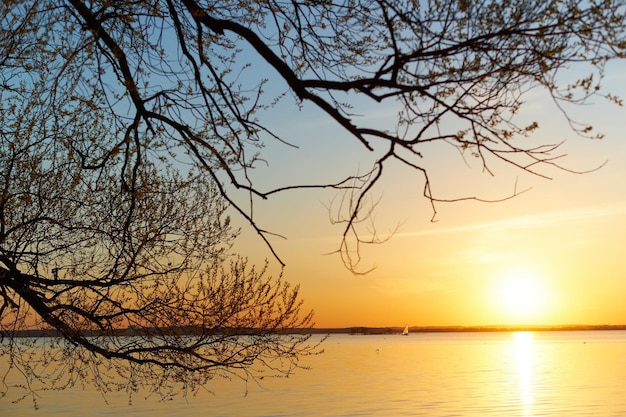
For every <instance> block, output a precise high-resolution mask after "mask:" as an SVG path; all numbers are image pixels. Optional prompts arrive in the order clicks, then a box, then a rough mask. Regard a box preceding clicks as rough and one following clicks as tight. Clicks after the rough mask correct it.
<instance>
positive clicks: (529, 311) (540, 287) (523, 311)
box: [493, 268, 549, 324]
mask: <svg viewBox="0 0 626 417" xmlns="http://www.w3.org/2000/svg"><path fill="white" fill-rule="evenodd" d="M493 297H494V301H495V304H496V307H497V310H498V314H499V315H500V316H501V317H502V319H505V320H509V321H513V322H516V323H522V322H525V323H530V321H537V320H541V319H542V316H543V315H544V314H545V312H546V308H547V307H548V303H549V291H548V289H547V287H546V282H545V278H544V277H543V276H542V274H540V273H539V272H537V271H535V270H533V269H530V268H515V269H510V270H507V271H505V272H503V273H502V274H501V275H500V276H499V277H498V278H497V279H496V281H495V283H494V288H493ZM510 324H514V323H510Z"/></svg>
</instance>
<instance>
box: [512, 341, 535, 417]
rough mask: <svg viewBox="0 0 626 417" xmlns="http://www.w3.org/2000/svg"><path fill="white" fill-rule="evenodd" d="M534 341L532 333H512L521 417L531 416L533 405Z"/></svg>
mask: <svg viewBox="0 0 626 417" xmlns="http://www.w3.org/2000/svg"><path fill="white" fill-rule="evenodd" d="M534 349H535V346H534V340H533V333H532V332H515V333H513V350H514V353H515V360H516V362H517V373H518V376H519V390H520V402H521V403H522V408H523V415H524V416H529V415H532V408H533V403H534V393H533V359H534Z"/></svg>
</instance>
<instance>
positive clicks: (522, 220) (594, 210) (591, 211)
mask: <svg viewBox="0 0 626 417" xmlns="http://www.w3.org/2000/svg"><path fill="white" fill-rule="evenodd" d="M620 215H626V206H613V207H590V208H586V209H577V210H564V211H558V212H552V213H541V214H533V215H528V216H520V217H515V218H512V219H505V220H497V221H493V222H486V223H478V224H471V225H465V226H459V227H449V228H444V229H432V230H420V231H416V232H406V233H398V234H397V235H396V236H397V237H398V236H402V237H410V236H425V235H440V234H451V233H464V232H473V231H481V230H492V229H497V230H500V231H502V230H517V229H527V228H529V227H533V228H544V227H556V226H563V225H568V224H575V223H579V222H581V221H586V220H593V219H601V218H606V217H612V216H620Z"/></svg>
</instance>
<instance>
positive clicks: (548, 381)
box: [0, 331, 626, 417]
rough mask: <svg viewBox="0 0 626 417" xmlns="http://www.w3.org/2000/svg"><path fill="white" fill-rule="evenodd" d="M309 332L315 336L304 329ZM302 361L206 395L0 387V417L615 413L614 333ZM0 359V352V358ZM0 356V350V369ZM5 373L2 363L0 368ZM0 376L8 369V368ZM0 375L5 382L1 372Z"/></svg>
mask: <svg viewBox="0 0 626 417" xmlns="http://www.w3.org/2000/svg"><path fill="white" fill-rule="evenodd" d="M315 337H316V338H319V337H321V336H315ZM324 349H325V353H324V354H322V355H318V356H314V357H311V358H308V360H307V361H306V362H305V365H307V366H311V370H310V371H299V372H296V373H295V374H294V375H292V376H291V377H289V378H285V379H273V378H265V379H263V380H261V381H258V382H259V383H258V384H256V383H254V382H251V383H249V384H247V385H246V384H244V383H242V382H241V381H239V380H236V379H233V380H232V381H229V380H224V379H220V378H218V379H216V380H214V381H212V382H211V383H210V384H209V387H208V388H209V389H210V390H211V391H213V392H214V394H215V395H212V394H209V393H207V392H204V391H201V392H199V393H198V396H194V397H193V398H191V397H190V398H188V399H187V400H186V399H184V398H176V399H174V400H172V401H167V402H162V401H158V398H155V396H151V395H149V393H146V392H138V393H136V394H134V395H133V401H132V404H129V401H128V396H127V394H126V393H125V392H119V393H109V394H108V395H107V399H108V401H109V403H108V404H107V403H105V402H104V400H103V399H102V397H101V396H100V395H98V394H97V393H96V392H94V390H93V389H92V388H91V387H89V386H87V387H86V388H85V389H83V388H81V387H76V388H75V389H73V390H68V391H60V392H51V391H47V392H41V393H40V394H41V396H40V398H39V399H38V403H39V405H40V407H41V408H40V409H39V410H34V408H33V404H32V402H29V401H28V399H27V400H26V401H21V402H19V403H17V404H13V403H12V401H13V400H15V398H16V397H19V396H20V395H22V394H23V393H21V392H19V390H18V391H11V392H9V393H8V394H7V395H6V396H5V397H0V412H1V415H2V417H31V416H32V417H41V416H42V415H45V416H52V415H55V416H56V415H58V416H61V415H62V416H64V417H66V416H68V417H83V416H85V415H97V416H101V417H116V416H127V415H129V416H134V417H169V416H172V415H176V416H186V417H200V416H206V415H207V412H208V413H209V414H210V415H214V416H218V415H219V416H221V417H241V416H247V417H264V416H276V417H279V416H282V417H286V416H294V415H298V416H300V417H337V416H357V415H359V416H372V417H398V416H407V417H408V416H420V417H439V416H452V415H456V416H464V417H465V416H467V417H501V416H506V417H509V416H511V417H520V416H543V417H562V416H568V417H569V416H591V415H597V416H626V397H625V396H624V395H623V393H624V376H625V375H626V353H625V352H626V332H624V331H561V332H549V331H541V332H534V333H533V332H514V333H509V332H485V333H474V332H459V333H418V332H414V333H411V334H409V336H408V337H402V336H400V335H371V336H350V335H347V334H344V335H332V336H331V337H330V338H329V339H328V340H327V341H326V342H325V343H324ZM0 359H2V358H0ZM6 366H7V365H6V363H3V362H2V361H1V360H0V375H4V374H3V367H4V368H6ZM4 371H5V372H6V369H5V370H4ZM11 377H15V378H17V377H19V375H17V374H12V375H11ZM8 382H10V381H8Z"/></svg>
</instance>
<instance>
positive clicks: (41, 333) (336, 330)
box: [0, 324, 626, 337]
mask: <svg viewBox="0 0 626 417" xmlns="http://www.w3.org/2000/svg"><path fill="white" fill-rule="evenodd" d="M403 329H404V326H401V327H395V326H390V327H368V326H353V327H315V328H312V329H297V328H296V329H280V330H277V331H276V333H281V334H350V335H390V334H401V333H402V330H403ZM591 330H626V324H591V325H588V324H571V325H513V326H505V325H489V326H412V327H409V333H479V332H483V333H486V332H521V331H532V332H555V331H591ZM257 332H258V330H255V329H211V330H209V333H215V334H232V335H255V334H257ZM0 333H2V336H5V337H60V336H61V335H60V334H59V333H58V332H57V331H55V330H52V329H48V330H46V329H39V330H37V329H34V330H33V329H31V330H14V331H4V332H0ZM113 333H114V335H115V336H136V335H140V334H178V335H193V334H199V333H203V332H202V330H201V329H197V328H189V327H187V328H167V329H165V328H161V329H150V330H145V329H144V330H143V331H142V330H140V329H132V328H129V329H119V330H115V331H113ZM84 335H85V336H87V337H89V336H101V335H102V334H99V333H98V332H94V331H85V332H84Z"/></svg>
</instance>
